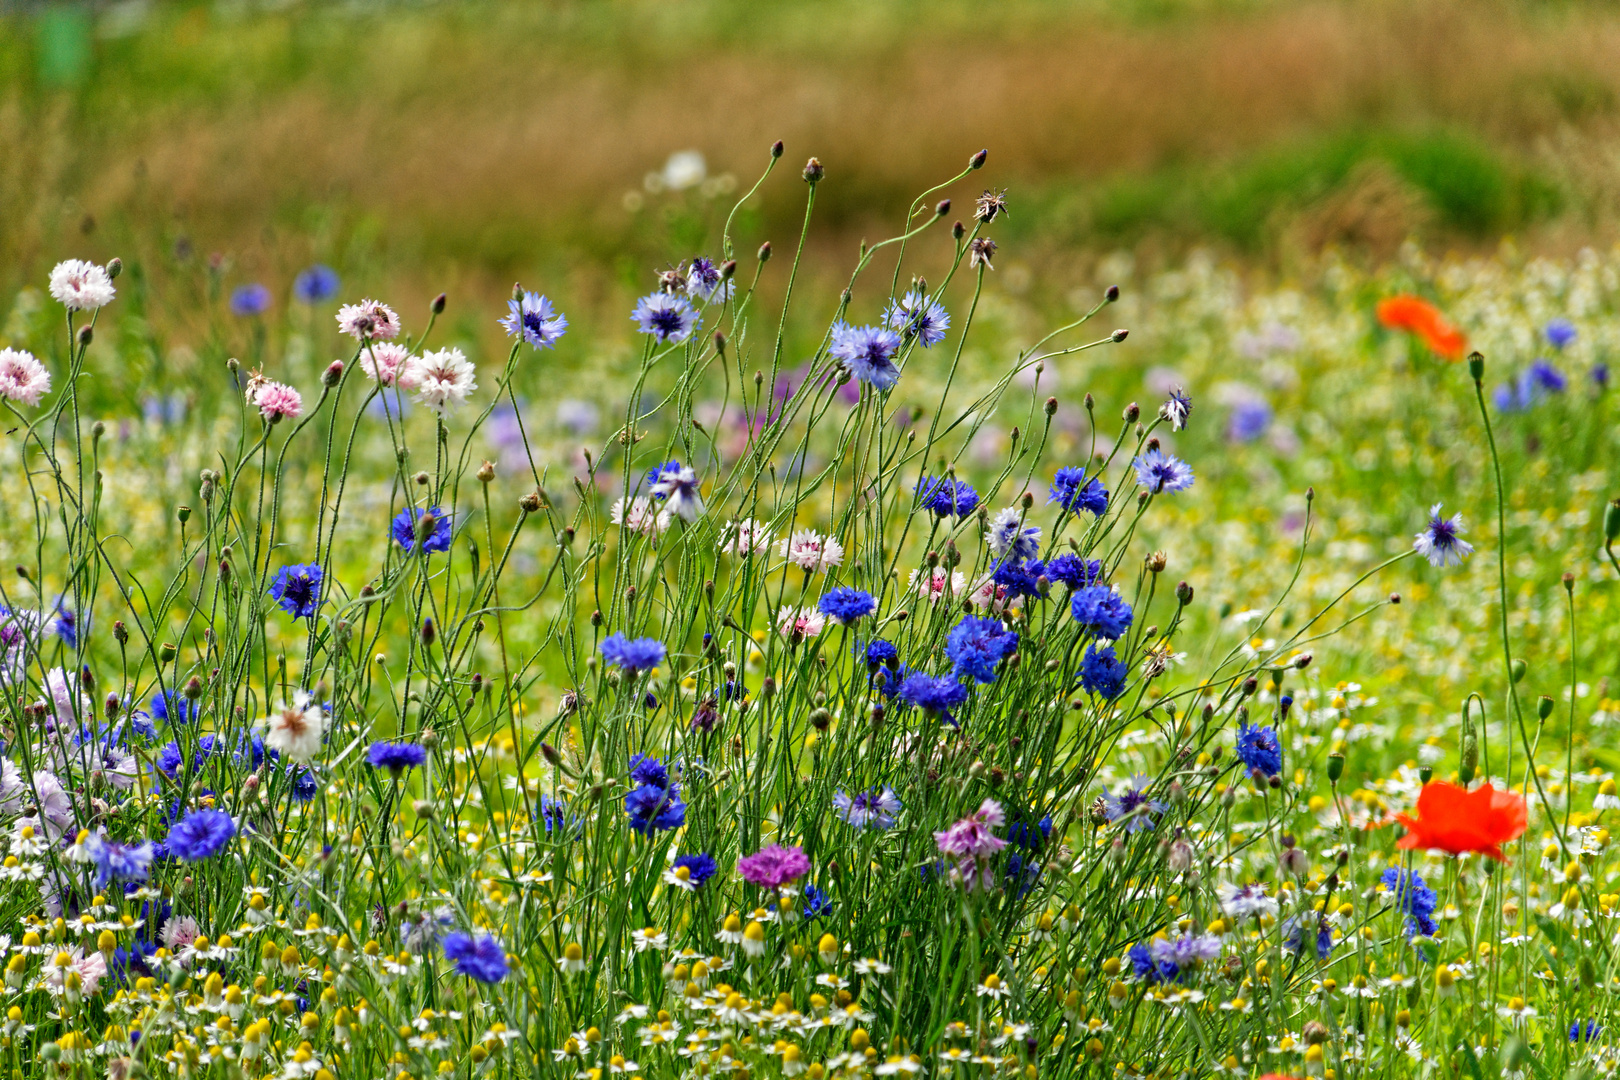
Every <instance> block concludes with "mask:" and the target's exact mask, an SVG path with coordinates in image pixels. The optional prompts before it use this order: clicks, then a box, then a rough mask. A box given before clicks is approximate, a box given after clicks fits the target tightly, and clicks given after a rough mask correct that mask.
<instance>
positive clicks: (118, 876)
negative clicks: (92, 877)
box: [85, 831, 157, 888]
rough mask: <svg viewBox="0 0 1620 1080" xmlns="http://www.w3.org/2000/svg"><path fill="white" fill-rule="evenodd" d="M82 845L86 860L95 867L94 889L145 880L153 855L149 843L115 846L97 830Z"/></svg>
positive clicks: (152, 849) (154, 851)
mask: <svg viewBox="0 0 1620 1080" xmlns="http://www.w3.org/2000/svg"><path fill="white" fill-rule="evenodd" d="M85 846H86V847H87V848H88V849H89V854H90V861H91V862H93V863H95V866H96V887H97V888H105V887H106V886H107V883H108V882H110V881H113V880H118V881H145V880H146V875H147V873H148V871H149V869H150V868H151V865H152V857H153V856H154V855H155V854H156V853H157V849H156V848H155V847H154V846H153V844H152V841H150V840H143V841H141V842H140V843H138V844H118V843H114V842H113V841H111V840H109V839H107V837H106V835H105V834H103V833H101V832H99V831H97V832H95V833H92V834H91V836H90V839H89V841H88V842H87V843H86V845H85Z"/></svg>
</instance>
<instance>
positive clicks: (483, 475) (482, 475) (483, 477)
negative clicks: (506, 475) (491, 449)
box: [478, 461, 495, 484]
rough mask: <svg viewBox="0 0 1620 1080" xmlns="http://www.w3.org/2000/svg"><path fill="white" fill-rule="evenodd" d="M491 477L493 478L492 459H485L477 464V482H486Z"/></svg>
mask: <svg viewBox="0 0 1620 1080" xmlns="http://www.w3.org/2000/svg"><path fill="white" fill-rule="evenodd" d="M493 479H495V463H494V462H493V461H486V462H484V463H483V464H482V465H480V466H478V482H479V483H480V484H487V483H489V482H490V481H491V480H493Z"/></svg>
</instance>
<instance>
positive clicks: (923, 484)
mask: <svg viewBox="0 0 1620 1080" xmlns="http://www.w3.org/2000/svg"><path fill="white" fill-rule="evenodd" d="M917 496H918V504H919V505H920V506H921V507H922V508H923V509H924V510H931V511H933V512H934V515H935V516H936V517H967V516H968V515H969V514H971V513H973V511H974V509H975V508H977V507H978V505H979V493H978V492H977V491H974V490H973V488H972V487H970V486H969V485H967V484H964V483H963V482H962V481H960V480H953V479H951V478H950V477H948V476H945V477H939V478H937V479H936V478H934V477H931V476H925V477H923V478H922V479H921V480H919V481H917Z"/></svg>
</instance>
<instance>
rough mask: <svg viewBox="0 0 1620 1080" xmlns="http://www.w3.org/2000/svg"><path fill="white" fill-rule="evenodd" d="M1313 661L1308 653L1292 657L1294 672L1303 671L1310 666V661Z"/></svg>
mask: <svg viewBox="0 0 1620 1080" xmlns="http://www.w3.org/2000/svg"><path fill="white" fill-rule="evenodd" d="M1314 659H1316V658H1315V657H1314V656H1312V655H1311V654H1310V653H1308V652H1307V653H1300V654H1299V655H1298V656H1296V657H1294V670H1295V671H1304V670H1305V669H1306V668H1308V667H1310V666H1311V661H1312V660H1314Z"/></svg>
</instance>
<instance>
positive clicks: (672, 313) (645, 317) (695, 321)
mask: <svg viewBox="0 0 1620 1080" xmlns="http://www.w3.org/2000/svg"><path fill="white" fill-rule="evenodd" d="M630 321H631V322H634V323H635V324H636V328H637V329H638V330H640V331H641V332H642V333H643V334H646V335H648V336H649V337H651V338H653V339H654V340H656V341H658V342H660V343H667V344H676V345H678V344H680V343H681V342H683V341H685V340H686V339H687V338H689V337H691V336H692V331H694V330H696V329H697V328H698V327H699V326H701V325H703V316H701V315H699V314H698V312H697V310H696V309H695V308H693V307H692V305H691V304H690V303H688V302H687V300H686V298H685V297H684V296H676V295H675V294H674V293H666V292H655V293H649V294H648V295H646V296H643V297H642V298H641V299H640V300H638V301H637V302H636V309H635V310H634V311H632V312H631V313H630Z"/></svg>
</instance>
